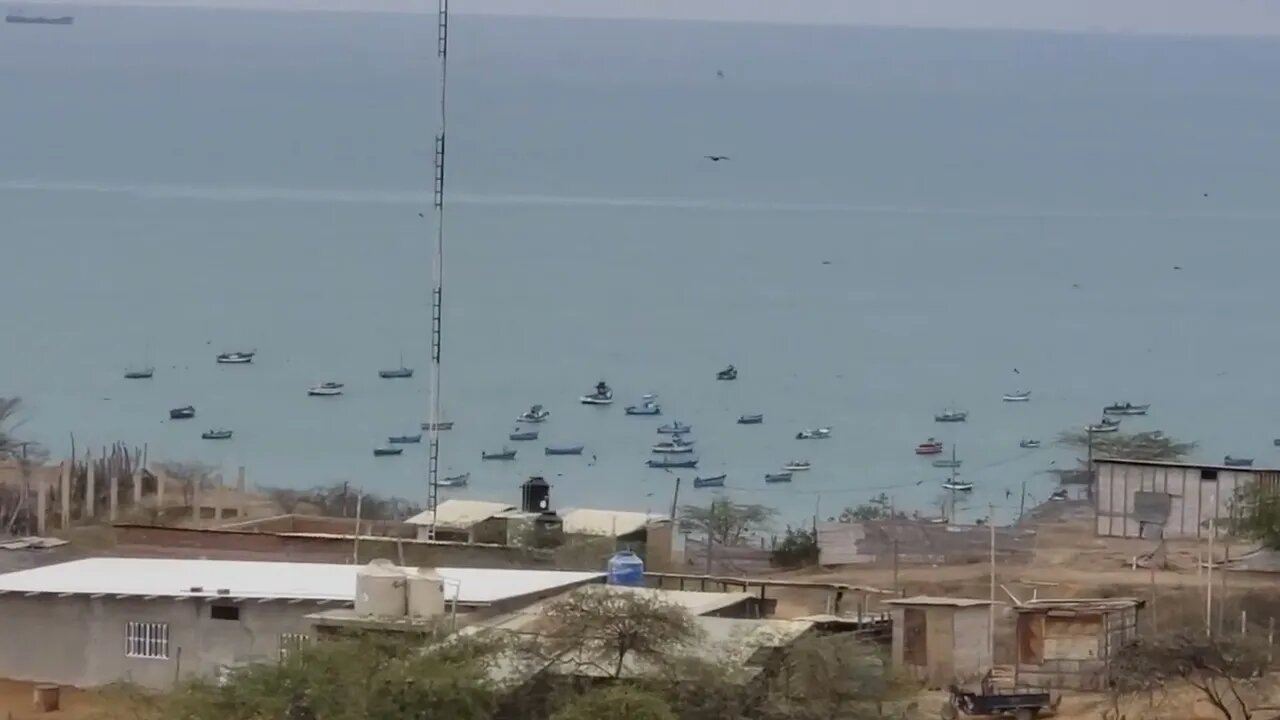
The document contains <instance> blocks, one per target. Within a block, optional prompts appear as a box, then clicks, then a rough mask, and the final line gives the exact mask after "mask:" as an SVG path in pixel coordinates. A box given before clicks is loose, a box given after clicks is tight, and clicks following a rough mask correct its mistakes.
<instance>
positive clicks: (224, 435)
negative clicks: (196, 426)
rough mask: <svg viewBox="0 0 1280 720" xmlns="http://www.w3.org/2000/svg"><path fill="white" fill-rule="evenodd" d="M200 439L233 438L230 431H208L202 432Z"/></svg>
mask: <svg viewBox="0 0 1280 720" xmlns="http://www.w3.org/2000/svg"><path fill="white" fill-rule="evenodd" d="M200 439H201V440H230V439H231V433H230V432H207V433H201V435H200Z"/></svg>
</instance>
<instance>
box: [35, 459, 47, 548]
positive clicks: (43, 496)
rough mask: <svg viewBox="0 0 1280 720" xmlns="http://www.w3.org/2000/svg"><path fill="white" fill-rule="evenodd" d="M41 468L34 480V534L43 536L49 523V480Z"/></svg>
mask: <svg viewBox="0 0 1280 720" xmlns="http://www.w3.org/2000/svg"><path fill="white" fill-rule="evenodd" d="M43 470H44V468H41V471H42V472H41V473H40V477H38V478H37V479H36V534H37V535H44V534H45V531H46V530H47V529H48V525H47V523H48V522H49V517H48V516H49V507H48V502H49V479H48V475H47V474H46V473H45V472H43Z"/></svg>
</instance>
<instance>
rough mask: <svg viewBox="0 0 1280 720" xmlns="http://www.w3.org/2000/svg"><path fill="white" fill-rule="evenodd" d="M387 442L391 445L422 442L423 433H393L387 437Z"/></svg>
mask: <svg viewBox="0 0 1280 720" xmlns="http://www.w3.org/2000/svg"><path fill="white" fill-rule="evenodd" d="M387 442H388V443H389V444H391V445H409V444H412V443H420V442H422V433H418V434H417V435H392V436H391V437H389V438H387Z"/></svg>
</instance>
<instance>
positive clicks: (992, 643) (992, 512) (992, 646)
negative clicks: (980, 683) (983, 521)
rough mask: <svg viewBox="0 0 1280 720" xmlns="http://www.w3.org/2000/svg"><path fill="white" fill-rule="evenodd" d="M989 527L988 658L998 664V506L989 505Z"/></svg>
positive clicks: (993, 663)
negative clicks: (989, 594) (989, 593)
mask: <svg viewBox="0 0 1280 720" xmlns="http://www.w3.org/2000/svg"><path fill="white" fill-rule="evenodd" d="M987 508H988V515H987V525H988V527H989V528H990V529H991V588H990V591H991V597H990V598H989V599H990V601H991V602H990V603H988V604H987V633H988V636H987V658H988V662H990V663H991V665H992V666H994V665H995V664H996V506H995V504H994V503H992V504H990V505H987Z"/></svg>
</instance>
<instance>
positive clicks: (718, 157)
mask: <svg viewBox="0 0 1280 720" xmlns="http://www.w3.org/2000/svg"><path fill="white" fill-rule="evenodd" d="M702 157H704V158H706V159H708V160H710V161H711V162H720V161H721V160H728V159H729V156H728V155H703V156H702Z"/></svg>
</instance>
